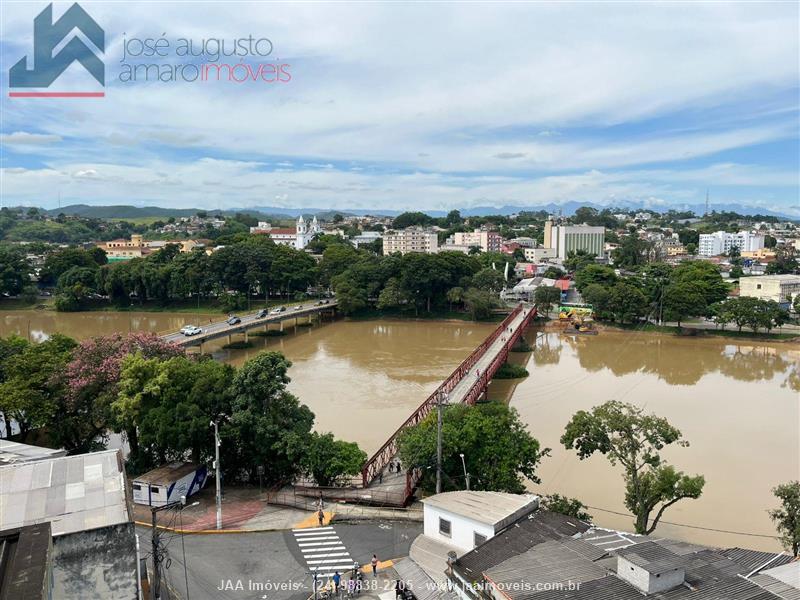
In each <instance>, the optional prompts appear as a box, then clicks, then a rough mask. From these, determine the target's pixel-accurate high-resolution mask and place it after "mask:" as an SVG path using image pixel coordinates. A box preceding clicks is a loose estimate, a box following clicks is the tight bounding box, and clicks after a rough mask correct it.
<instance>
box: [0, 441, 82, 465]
mask: <svg viewBox="0 0 800 600" xmlns="http://www.w3.org/2000/svg"><path fill="white" fill-rule="evenodd" d="M66 453H67V452H66V451H65V450H55V449H53V448H42V447H41V446H30V445H28V444H20V443H18V442H12V441H11V440H6V439H0V466H3V465H12V464H16V463H22V462H30V461H34V460H42V459H45V458H56V457H58V456H64V455H65V454H66Z"/></svg>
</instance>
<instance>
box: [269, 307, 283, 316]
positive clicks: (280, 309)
mask: <svg viewBox="0 0 800 600" xmlns="http://www.w3.org/2000/svg"><path fill="white" fill-rule="evenodd" d="M284 311H286V307H285V306H279V307H278V308H273V309H272V310H271V311H269V314H271V315H279V314H281V313H282V312H284Z"/></svg>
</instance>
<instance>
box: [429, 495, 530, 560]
mask: <svg viewBox="0 0 800 600" xmlns="http://www.w3.org/2000/svg"><path fill="white" fill-rule="evenodd" d="M423 504H424V510H423V519H424V530H423V533H424V535H426V536H428V537H430V538H433V539H435V540H438V541H440V542H445V543H447V544H449V545H451V546H455V547H456V548H459V549H461V550H463V551H467V550H472V549H473V548H474V547H476V546H480V545H481V544H482V543H483V542H485V541H486V540H488V539H489V538H492V537H494V536H495V534H496V533H498V532H499V531H500V530H501V529H504V528H505V527H506V526H508V525H509V524H511V523H513V522H514V521H516V520H517V519H519V518H521V517H523V516H524V515H526V514H528V513H531V512H533V511H534V510H536V509H537V508H538V507H539V497H538V496H533V495H530V494H506V493H504V492H470V491H459V492H445V493H443V494H436V495H435V496H430V497H429V498H425V499H424V500H423Z"/></svg>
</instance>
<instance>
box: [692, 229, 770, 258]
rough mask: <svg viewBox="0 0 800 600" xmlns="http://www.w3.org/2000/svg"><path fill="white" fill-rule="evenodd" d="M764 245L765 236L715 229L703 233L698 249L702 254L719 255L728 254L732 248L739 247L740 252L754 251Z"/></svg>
mask: <svg viewBox="0 0 800 600" xmlns="http://www.w3.org/2000/svg"><path fill="white" fill-rule="evenodd" d="M763 247H764V236H763V235H756V234H754V233H750V232H749V231H740V232H738V233H728V232H727V231H715V232H714V233H701V234H700V242H699V243H698V245H697V251H698V253H699V254H700V256H719V255H720V254H727V253H728V252H730V251H731V248H738V249H739V252H752V251H754V250H760V249H761V248H763Z"/></svg>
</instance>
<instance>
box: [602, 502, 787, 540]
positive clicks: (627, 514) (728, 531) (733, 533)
mask: <svg viewBox="0 0 800 600" xmlns="http://www.w3.org/2000/svg"><path fill="white" fill-rule="evenodd" d="M586 508H588V509H591V510H599V511H600V512H606V513H611V514H612V515H619V516H621V517H633V516H634V515H632V514H630V513H624V512H619V511H616V510H609V509H607V508H598V507H597V506H587V507H586ZM659 523H664V524H665V525H674V526H675V527H687V528H689V529H702V530H703V531H714V532H716V533H730V534H732V535H746V536H749V537H758V538H768V539H771V540H776V539H778V536H777V535H766V534H763V533H749V532H746V531H731V530H729V529H715V528H714V527H700V526H699V525H687V524H686V523H674V522H672V521H664V520H661V521H659Z"/></svg>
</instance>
